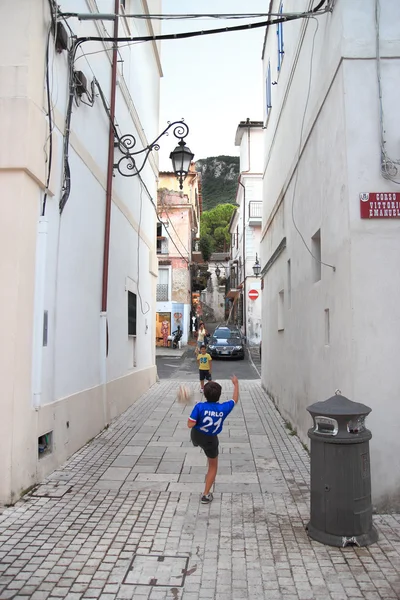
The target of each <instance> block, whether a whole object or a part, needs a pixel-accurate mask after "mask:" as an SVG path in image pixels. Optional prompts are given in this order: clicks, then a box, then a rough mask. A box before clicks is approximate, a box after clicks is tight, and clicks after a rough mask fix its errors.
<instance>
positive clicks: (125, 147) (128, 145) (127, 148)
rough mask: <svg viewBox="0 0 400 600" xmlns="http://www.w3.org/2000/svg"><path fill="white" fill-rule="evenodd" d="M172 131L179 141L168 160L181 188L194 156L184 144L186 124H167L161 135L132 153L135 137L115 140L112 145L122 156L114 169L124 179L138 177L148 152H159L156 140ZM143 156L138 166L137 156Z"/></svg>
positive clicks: (187, 128) (127, 135)
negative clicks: (170, 161)
mask: <svg viewBox="0 0 400 600" xmlns="http://www.w3.org/2000/svg"><path fill="white" fill-rule="evenodd" d="M172 127H173V128H174V129H173V134H174V136H175V137H176V138H177V139H178V140H180V141H179V142H178V145H177V146H176V148H175V150H173V152H171V154H170V156H169V157H170V159H171V160H172V166H173V169H174V173H175V175H176V177H177V178H178V181H179V187H180V189H182V188H183V182H184V180H185V177H186V175H187V174H188V172H189V169H190V163H191V162H192V160H193V158H194V154H193V153H192V152H191V150H190V148H188V147H187V146H186V143H185V142H184V138H185V137H186V136H187V135H188V133H189V127H188V126H187V125H186V123H185V122H184V121H183V120H182V121H174V122H173V123H168V127H166V128H165V129H164V131H163V132H162V133H160V135H159V136H158V137H157V138H156V139H155V140H154V142H152V143H151V144H149V145H148V146H146V148H142V150H136V151H134V148H135V146H136V138H135V136H133V135H131V134H130V133H127V134H125V135H123V136H122V137H120V138H117V140H116V141H115V143H114V146H115V147H116V148H118V150H119V151H120V152H121V153H122V154H123V156H122V157H121V158H120V159H119V160H118V162H116V163H115V164H114V169H117V170H118V172H119V173H120V174H121V175H123V176H124V177H134V176H135V175H139V173H140V172H141V171H142V170H143V167H144V166H145V164H146V162H147V159H148V157H149V154H150V152H152V150H156V151H157V150H159V149H160V145H159V144H158V140H159V139H160V138H162V136H163V135H168V132H169V130H170V129H171V128H172ZM142 154H143V155H144V158H143V162H142V164H141V165H140V166H138V165H137V164H136V157H137V156H139V155H142Z"/></svg>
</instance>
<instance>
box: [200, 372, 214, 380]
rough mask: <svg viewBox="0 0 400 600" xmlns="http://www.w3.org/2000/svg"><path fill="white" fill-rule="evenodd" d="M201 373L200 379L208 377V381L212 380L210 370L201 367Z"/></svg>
mask: <svg viewBox="0 0 400 600" xmlns="http://www.w3.org/2000/svg"><path fill="white" fill-rule="evenodd" d="M199 375H200V381H204V380H205V379H207V381H211V373H210V371H208V370H207V371H206V370H205V369H199Z"/></svg>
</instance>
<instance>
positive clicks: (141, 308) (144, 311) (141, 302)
mask: <svg viewBox="0 0 400 600" xmlns="http://www.w3.org/2000/svg"><path fill="white" fill-rule="evenodd" d="M142 208H143V186H140V208H139V227H138V232H137V238H138V242H137V293H138V296H139V300H140V311H141V313H142V315H146V314H147V313H148V312H149V310H150V308H151V306H150V304H149V303H148V302H147V301H146V304H147V306H148V308H147V310H143V300H142V296H141V294H140V231H141V227H142Z"/></svg>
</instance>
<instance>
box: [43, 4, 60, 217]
mask: <svg viewBox="0 0 400 600" xmlns="http://www.w3.org/2000/svg"><path fill="white" fill-rule="evenodd" d="M49 8H50V16H51V24H50V27H49V31H48V35H47V44H46V59H45V60H46V77H45V79H46V97H47V118H48V121H49V135H48V137H47V139H46V141H45V151H46V146H47V142H49V153H48V156H47V177H46V187H45V191H44V195H43V202H42V211H41V216H42V217H44V216H45V214H46V204H47V196H48V192H49V186H50V178H51V169H52V165H53V128H54V119H53V115H52V111H53V107H52V102H51V91H50V73H49V70H50V69H49V53H50V38H51V32H52V31H53V32H54V40H55V38H56V34H57V14H54V6H53V2H52V0H49ZM52 80H53V78H52Z"/></svg>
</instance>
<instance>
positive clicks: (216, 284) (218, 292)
mask: <svg viewBox="0 0 400 600" xmlns="http://www.w3.org/2000/svg"><path fill="white" fill-rule="evenodd" d="M229 260H230V256H229V254H227V253H226V252H213V253H212V254H211V256H210V259H209V261H208V271H209V273H210V276H209V277H208V280H207V287H206V288H205V289H204V290H203V291H202V292H201V294H200V298H201V301H202V303H203V305H205V306H206V307H207V308H208V309H209V312H210V315H211V319H210V322H213V323H223V322H225V320H226V318H227V316H228V313H227V310H226V308H227V304H226V283H227V275H228V272H229ZM203 310H204V309H203Z"/></svg>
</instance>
